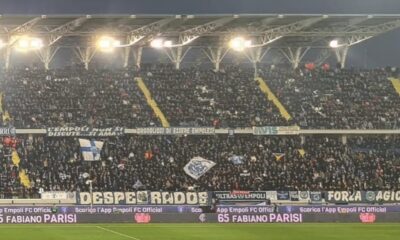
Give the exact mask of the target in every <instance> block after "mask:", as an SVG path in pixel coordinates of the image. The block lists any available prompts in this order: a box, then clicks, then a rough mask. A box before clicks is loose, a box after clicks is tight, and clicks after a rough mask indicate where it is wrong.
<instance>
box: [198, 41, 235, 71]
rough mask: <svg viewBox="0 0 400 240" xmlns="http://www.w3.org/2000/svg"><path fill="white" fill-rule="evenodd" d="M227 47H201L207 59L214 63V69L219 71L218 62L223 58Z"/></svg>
mask: <svg viewBox="0 0 400 240" xmlns="http://www.w3.org/2000/svg"><path fill="white" fill-rule="evenodd" d="M228 51H229V49H228V48H223V47H217V48H212V47H208V48H203V52H204V54H205V55H206V56H207V57H208V59H209V60H210V61H211V62H212V63H213V64H214V70H215V71H217V72H219V69H220V64H221V62H222V59H224V57H225V55H226V54H227V53H228Z"/></svg>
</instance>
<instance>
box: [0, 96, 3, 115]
mask: <svg viewBox="0 0 400 240" xmlns="http://www.w3.org/2000/svg"><path fill="white" fill-rule="evenodd" d="M0 113H3V93H0Z"/></svg>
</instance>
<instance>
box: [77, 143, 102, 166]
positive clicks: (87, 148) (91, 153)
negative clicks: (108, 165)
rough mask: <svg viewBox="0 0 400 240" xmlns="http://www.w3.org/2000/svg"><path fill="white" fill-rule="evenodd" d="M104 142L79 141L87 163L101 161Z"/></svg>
mask: <svg viewBox="0 0 400 240" xmlns="http://www.w3.org/2000/svg"><path fill="white" fill-rule="evenodd" d="M103 144H104V142H101V141H93V140H87V139H79V145H80V146H81V153H82V156H83V160H85V161H99V160H100V153H101V149H102V148H103Z"/></svg>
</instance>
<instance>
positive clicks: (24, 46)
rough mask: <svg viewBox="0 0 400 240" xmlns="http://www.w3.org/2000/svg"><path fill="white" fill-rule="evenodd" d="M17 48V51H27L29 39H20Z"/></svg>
mask: <svg viewBox="0 0 400 240" xmlns="http://www.w3.org/2000/svg"><path fill="white" fill-rule="evenodd" d="M18 48H19V49H28V48H29V38H25V37H24V38H21V39H20V40H19V41H18Z"/></svg>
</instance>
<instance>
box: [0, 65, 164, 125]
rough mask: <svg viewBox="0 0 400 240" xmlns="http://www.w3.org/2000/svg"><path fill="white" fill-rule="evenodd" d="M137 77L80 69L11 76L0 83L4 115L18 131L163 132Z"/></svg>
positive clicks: (13, 73) (131, 73)
mask: <svg viewBox="0 0 400 240" xmlns="http://www.w3.org/2000/svg"><path fill="white" fill-rule="evenodd" d="M134 74H135V72H134V71H127V70H106V69H95V70H89V71H87V70H85V69H83V68H80V67H74V68H66V69H57V70H51V71H44V70H41V69H36V68H26V69H19V70H12V71H10V72H5V73H4V74H3V77H2V79H1V80H0V89H1V91H2V93H3V95H4V99H3V101H2V102H3V109H5V110H7V111H8V112H9V114H10V116H11V122H10V124H11V125H13V126H15V127H17V128H46V127H55V126H93V127H114V126H123V127H144V126H159V125H160V124H159V121H158V119H157V117H156V116H155V115H154V113H153V111H152V109H151V108H150V107H149V106H148V105H147V103H146V100H145V98H144V97H143V95H142V94H141V92H140V90H139V89H138V87H137V85H136V84H135V82H134V81H133V78H134ZM1 120H3V119H1ZM5 124H6V123H3V125H5Z"/></svg>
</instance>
